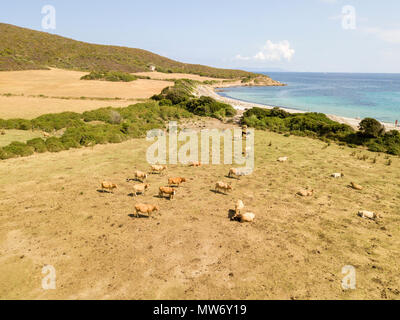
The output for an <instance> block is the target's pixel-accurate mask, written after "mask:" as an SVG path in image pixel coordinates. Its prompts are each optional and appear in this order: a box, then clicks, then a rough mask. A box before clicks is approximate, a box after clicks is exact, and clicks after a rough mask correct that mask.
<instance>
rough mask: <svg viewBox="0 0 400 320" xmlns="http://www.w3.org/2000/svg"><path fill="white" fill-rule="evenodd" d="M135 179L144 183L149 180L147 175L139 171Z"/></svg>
mask: <svg viewBox="0 0 400 320" xmlns="http://www.w3.org/2000/svg"><path fill="white" fill-rule="evenodd" d="M135 179H136V180H138V181H141V182H144V181H145V180H146V179H147V174H146V173H144V172H142V171H139V170H138V171H136V172H135Z"/></svg>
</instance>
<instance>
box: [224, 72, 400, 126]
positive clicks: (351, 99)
mask: <svg viewBox="0 0 400 320" xmlns="http://www.w3.org/2000/svg"><path fill="white" fill-rule="evenodd" d="M265 74H267V75H268V76H270V77H271V78H272V79H274V80H278V81H280V82H283V83H286V84H287V85H288V86H287V87H233V88H225V89H223V90H222V92H219V94H220V95H222V96H225V97H230V98H234V99H239V100H242V101H247V102H254V103H260V104H266V105H273V106H279V107H286V108H290V109H297V110H303V111H310V112H322V113H326V114H334V115H338V116H342V117H349V118H361V119H363V118H366V117H372V118H375V119H378V120H380V121H383V122H390V123H394V122H395V121H396V120H399V122H400V74H355V73H353V74H351V73H298V72H269V73H265Z"/></svg>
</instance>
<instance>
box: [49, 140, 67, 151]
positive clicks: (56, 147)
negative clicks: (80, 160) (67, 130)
mask: <svg viewBox="0 0 400 320" xmlns="http://www.w3.org/2000/svg"><path fill="white" fill-rule="evenodd" d="M46 147H47V150H48V151H50V152H60V151H63V150H65V148H64V146H63V144H62V142H61V140H60V139H59V138H56V137H51V138H49V139H47V140H46Z"/></svg>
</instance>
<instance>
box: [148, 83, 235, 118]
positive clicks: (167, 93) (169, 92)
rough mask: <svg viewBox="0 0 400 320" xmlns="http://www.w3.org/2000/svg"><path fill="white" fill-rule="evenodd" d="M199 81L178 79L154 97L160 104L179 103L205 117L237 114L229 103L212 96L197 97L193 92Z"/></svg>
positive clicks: (222, 116)
mask: <svg viewBox="0 0 400 320" xmlns="http://www.w3.org/2000/svg"><path fill="white" fill-rule="evenodd" d="M198 83H199V82H197V81H194V80H189V79H181V80H176V81H175V85H174V86H172V87H168V88H165V89H164V90H163V91H162V92H161V93H160V94H159V95H155V96H153V97H152V99H153V100H156V101H159V102H160V105H168V106H171V105H178V106H180V107H181V108H184V109H186V110H188V111H189V112H191V113H193V114H195V115H198V116H203V117H212V118H217V119H220V120H222V119H223V118H225V117H232V116H234V115H236V110H235V109H234V108H233V107H232V106H231V105H229V104H226V103H222V102H219V101H216V100H215V99H213V98H210V97H200V98H195V97H194V96H193V94H192V92H193V89H194V87H195V86H196V84H198Z"/></svg>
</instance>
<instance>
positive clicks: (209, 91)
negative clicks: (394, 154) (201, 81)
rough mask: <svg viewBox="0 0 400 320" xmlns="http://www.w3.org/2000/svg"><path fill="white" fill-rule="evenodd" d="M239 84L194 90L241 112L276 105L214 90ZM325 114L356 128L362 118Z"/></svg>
mask: <svg viewBox="0 0 400 320" xmlns="http://www.w3.org/2000/svg"><path fill="white" fill-rule="evenodd" d="M240 86H241V85H240V84H238V83H235V84H233V83H232V84H225V85H224V86H221V85H217V86H206V85H200V86H198V87H197V88H196V90H197V92H196V95H197V96H208V97H211V98H214V99H215V100H217V101H220V102H224V103H227V104H230V105H232V107H234V108H235V109H236V110H238V111H242V112H244V111H246V110H247V109H251V108H254V107H258V108H264V109H273V108H275V107H276V106H270V105H266V104H260V103H252V102H247V101H242V100H238V99H233V98H228V97H224V96H221V95H219V94H218V93H217V92H216V90H218V89H219V88H221V89H223V88H228V87H240ZM242 86H243V85H242ZM279 108H280V109H282V110H285V111H287V112H289V113H306V112H307V111H304V110H297V109H290V108H285V107H279ZM326 116H327V117H328V118H329V119H331V120H333V121H336V122H339V123H343V124H347V125H349V126H351V127H353V128H354V129H356V130H358V127H359V124H360V122H361V120H362V119H356V118H347V117H342V116H338V115H333V114H326ZM381 123H382V124H383V125H384V126H385V128H386V130H388V131H390V130H400V128H399V127H397V128H396V127H395V125H394V124H393V123H387V122H381Z"/></svg>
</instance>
